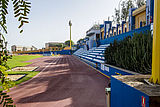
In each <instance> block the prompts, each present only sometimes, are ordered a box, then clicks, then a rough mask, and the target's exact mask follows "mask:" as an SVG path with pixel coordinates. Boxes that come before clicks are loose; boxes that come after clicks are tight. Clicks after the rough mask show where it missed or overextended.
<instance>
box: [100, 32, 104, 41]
mask: <svg viewBox="0 0 160 107" xmlns="http://www.w3.org/2000/svg"><path fill="white" fill-rule="evenodd" d="M101 34H102V39H104V31H103V32H101Z"/></svg>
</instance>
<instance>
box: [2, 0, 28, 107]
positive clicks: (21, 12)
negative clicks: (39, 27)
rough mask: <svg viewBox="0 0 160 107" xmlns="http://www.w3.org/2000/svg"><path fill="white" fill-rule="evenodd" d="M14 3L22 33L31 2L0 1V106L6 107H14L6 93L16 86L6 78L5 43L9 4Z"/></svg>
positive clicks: (6, 56)
mask: <svg viewBox="0 0 160 107" xmlns="http://www.w3.org/2000/svg"><path fill="white" fill-rule="evenodd" d="M11 1H12V3H13V10H14V17H15V18H17V19H18V21H19V22H20V25H19V26H18V28H19V29H20V33H22V32H23V29H22V26H23V25H24V24H26V23H29V22H28V17H27V16H28V14H29V12H30V7H31V6H30V4H31V3H30V2H29V1H28V0H0V84H1V85H0V97H1V101H0V104H2V105H3V107H5V106H11V107H12V106H13V105H12V103H13V100H12V98H10V96H9V95H7V93H6V92H5V91H8V90H9V88H11V87H12V86H13V85H14V84H13V82H12V81H11V80H10V79H8V78H6V76H7V72H6V70H8V69H9V67H8V65H7V59H8V58H9V56H8V54H7V42H5V36H4V35H6V34H7V25H6V23H7V19H6V16H7V14H8V4H9V2H11Z"/></svg>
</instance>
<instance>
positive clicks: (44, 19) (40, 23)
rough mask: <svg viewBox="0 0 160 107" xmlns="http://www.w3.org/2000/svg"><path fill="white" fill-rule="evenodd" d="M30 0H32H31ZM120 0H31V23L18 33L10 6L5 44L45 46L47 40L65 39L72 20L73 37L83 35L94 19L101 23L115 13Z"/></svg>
mask: <svg viewBox="0 0 160 107" xmlns="http://www.w3.org/2000/svg"><path fill="white" fill-rule="evenodd" d="M30 1H31V0H30ZM119 1H120V0H32V1H31V3H32V8H31V12H30V15H29V18H30V19H29V20H30V23H29V24H26V25H25V26H24V32H23V34H21V35H20V34H19V29H18V28H17V27H18V25H19V23H18V22H17V19H15V18H14V17H13V11H12V5H10V7H9V15H8V16H7V19H8V23H7V26H8V34H7V35H6V39H7V41H8V48H9V49H10V46H12V45H21V46H32V45H34V46H36V47H37V48H42V47H44V44H45V43H46V42H64V41H65V40H68V39H69V25H68V21H69V20H72V23H73V26H72V40H73V41H74V42H76V41H77V40H79V39H80V38H83V37H85V34H86V31H87V30H88V29H89V28H90V27H92V25H93V24H95V23H103V20H107V19H108V16H112V15H113V14H114V8H115V7H118V3H119Z"/></svg>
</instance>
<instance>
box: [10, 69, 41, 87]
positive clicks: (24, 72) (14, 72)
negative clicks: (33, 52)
mask: <svg viewBox="0 0 160 107" xmlns="http://www.w3.org/2000/svg"><path fill="white" fill-rule="evenodd" d="M7 73H8V74H10V75H11V74H12V75H16V74H17V75H18V74H22V75H23V74H26V76H25V77H23V78H22V79H20V80H18V81H14V82H15V84H16V85H18V84H20V83H22V82H25V81H27V80H29V79H31V78H33V77H34V76H36V75H37V74H38V73H39V71H9V72H7Z"/></svg>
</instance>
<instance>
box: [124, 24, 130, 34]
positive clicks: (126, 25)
mask: <svg viewBox="0 0 160 107" xmlns="http://www.w3.org/2000/svg"><path fill="white" fill-rule="evenodd" d="M125 27H127V30H126V32H128V31H129V23H128V22H126V23H125V24H124V25H123V28H124V29H123V33H125Z"/></svg>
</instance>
